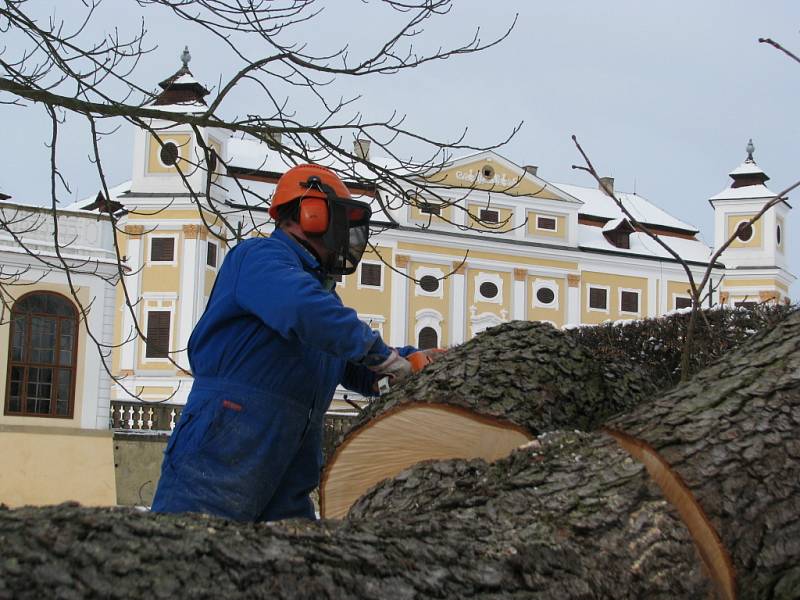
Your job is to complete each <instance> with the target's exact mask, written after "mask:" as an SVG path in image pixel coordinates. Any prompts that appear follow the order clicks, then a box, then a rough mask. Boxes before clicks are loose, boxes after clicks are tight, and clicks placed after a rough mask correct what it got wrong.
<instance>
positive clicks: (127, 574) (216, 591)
mask: <svg viewBox="0 0 800 600" xmlns="http://www.w3.org/2000/svg"><path fill="white" fill-rule="evenodd" d="M798 430H800V314H795V315H793V316H791V317H790V318H789V319H787V320H786V321H785V322H784V323H782V324H781V325H779V326H777V327H776V328H775V329H774V330H773V331H772V332H770V333H769V334H767V335H763V336H758V337H757V338H756V339H754V340H752V341H751V342H750V343H748V344H747V345H746V347H743V348H742V349H740V350H739V351H736V352H733V353H731V354H730V355H729V356H728V357H726V358H725V359H724V360H722V361H721V362H719V363H717V364H716V365H714V366H712V367H710V368H708V369H706V370H705V371H703V372H701V373H699V374H698V375H697V376H695V378H694V379H693V380H692V381H691V382H689V383H688V384H687V385H683V386H681V387H679V388H676V389H674V390H673V391H671V392H670V393H668V394H666V395H664V396H662V397H660V398H659V399H657V400H655V401H653V402H650V403H642V404H640V405H639V406H637V407H634V408H633V410H631V411H630V412H629V413H628V414H625V415H623V416H620V417H617V418H615V419H613V420H611V421H609V422H607V423H606V425H605V428H604V429H603V430H598V431H592V432H588V433H580V432H575V431H569V432H565V431H561V432H552V433H546V434H543V435H541V436H539V437H538V438H537V440H536V441H535V442H534V443H532V444H531V445H530V446H529V447H527V448H524V449H521V450H519V451H517V452H515V453H513V454H512V455H511V456H509V457H508V458H506V459H501V460H499V461H497V462H495V463H492V464H487V463H485V462H483V461H481V460H473V461H463V460H452V461H440V462H435V463H427V464H421V465H418V466H416V467H414V468H411V469H409V470H407V471H405V472H403V473H401V474H400V475H399V476H398V477H396V478H395V479H393V480H390V481H387V482H385V483H384V484H382V485H380V486H378V487H376V488H375V489H373V490H372V491H371V492H370V493H369V494H368V495H367V496H365V497H364V498H362V500H361V501H360V502H359V503H358V504H357V505H356V506H355V507H354V509H353V511H352V512H351V516H350V517H349V518H348V519H347V520H344V521H328V522H321V523H310V522H284V523H280V524H275V525H248V524H236V523H231V522H226V521H222V520H218V519H213V518H209V517H202V516H191V515H182V516H181V515H179V516H172V515H151V514H146V513H137V512H135V511H130V510H119V509H83V508H78V507H72V506H61V507H51V508H43V509H34V508H24V509H18V510H13V511H10V510H0V544H2V548H3V554H2V558H0V598H4V597H7V598H12V597H13V598H27V597H30V598H34V597H37V598H38V597H41V596H43V595H45V596H53V597H64V598H71V597H74V598H78V597H80V598H85V597H111V598H134V597H136V598H139V597H142V596H145V595H151V596H155V597H167V596H175V595H179V596H182V597H198V598H201V597H203V598H205V597H226V598H227V597H248V598H258V597H271V598H301V597H312V596H313V597H332V598H333V597H335V598H375V597H393V598H413V597H439V598H442V597H470V596H478V597H486V598H521V597H526V598H530V597H534V598H598V597H600V598H708V597H709V594H711V593H713V592H714V591H715V593H717V594H718V595H719V596H720V597H733V596H734V595H735V596H736V597H740V598H787V599H788V598H797V597H798V594H800V519H798V515H800V489H799V488H800V442H798V436H797V433H798ZM642 461H643V462H644V464H643V462H642ZM659 465H660V467H659ZM659 468H661V471H660V472H659V470H658V469H659ZM651 473H652V474H654V475H655V478H654V477H653V476H651ZM673 473H674V474H676V475H677V476H678V477H679V479H678V480H677V481H678V484H680V485H678V484H676V483H675V481H676V480H675V479H674V478H673V479H670V477H671V475H672V474H673ZM693 510H694V511H695V512H694V513H692V511H693ZM697 511H699V516H700V517H701V518H699V519H698V512H697ZM687 515H688V517H687ZM687 521H688V522H689V525H688V526H687ZM704 526H705V527H706V530H703V527H704ZM709 530H710V531H711V533H710V534H709ZM715 535H716V537H717V539H716V542H718V546H716V547H715V546H714V543H715V539H714V536H715ZM695 540H700V541H695ZM698 547H700V548H703V550H702V551H698ZM715 548H716V550H715ZM714 551H718V552H719V554H720V556H722V558H723V560H717V559H718V558H719V556H713V553H714ZM701 554H703V555H704V556H705V557H706V560H705V562H704V561H703V560H701V558H700V555H701ZM726 556H727V557H728V559H729V563H730V566H732V569H731V570H730V571H729V572H727V573H726V572H725V571H724V569H725V568H727V566H726V563H725V560H724V559H725V557H726ZM705 565H709V566H705ZM720 565H721V566H722V568H723V571H722V572H720V571H719V570H718V569H719V568H720ZM715 569H717V571H715ZM726 577H730V578H729V579H726Z"/></svg>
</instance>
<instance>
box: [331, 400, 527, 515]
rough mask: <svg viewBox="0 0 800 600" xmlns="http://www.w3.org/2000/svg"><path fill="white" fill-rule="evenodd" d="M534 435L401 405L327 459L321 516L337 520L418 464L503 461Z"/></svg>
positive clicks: (460, 412)
mask: <svg viewBox="0 0 800 600" xmlns="http://www.w3.org/2000/svg"><path fill="white" fill-rule="evenodd" d="M532 439H533V436H532V435H531V434H530V433H527V432H526V431H524V430H523V429H522V428H520V427H517V426H515V425H513V424H511V423H508V422H505V421H501V420H498V419H493V418H490V417H485V416H482V415H479V414H477V413H474V412H471V411H468V410H465V409H461V408H457V407H454V406H447V405H431V404H423V403H412V404H405V405H403V406H401V407H399V408H397V409H396V410H393V411H389V412H387V413H384V414H382V415H381V416H379V417H377V418H375V419H373V420H372V421H370V422H369V423H368V424H367V425H366V426H364V427H362V428H361V429H360V430H359V431H358V435H354V436H351V437H349V438H347V439H346V440H345V441H344V443H343V444H342V445H340V446H339V448H337V450H336V453H335V454H334V455H333V456H332V457H331V460H330V462H329V463H328V466H327V468H326V469H325V472H324V473H323V476H322V483H321V484H320V513H321V515H322V517H324V518H329V519H340V518H343V517H345V516H346V515H347V511H348V510H349V509H350V507H351V506H352V505H353V503H354V502H355V501H356V500H358V499H359V498H360V497H361V496H362V495H363V494H364V493H366V492H367V491H368V490H369V489H370V488H372V487H373V486H375V485H376V484H378V483H380V482H381V481H383V480H385V479H389V478H392V477H395V476H396V475H397V474H399V473H400V472H401V471H403V470H404V469H407V468H408V467H410V466H412V465H415V464H417V463H419V462H422V461H428V460H443V459H451V458H462V459H472V458H482V459H483V460H486V461H487V462H492V461H495V460H498V459H500V458H505V457H506V456H508V455H509V454H510V453H511V452H512V451H513V450H514V449H516V448H518V447H519V446H521V445H523V444H526V443H528V442H530V441H531V440H532Z"/></svg>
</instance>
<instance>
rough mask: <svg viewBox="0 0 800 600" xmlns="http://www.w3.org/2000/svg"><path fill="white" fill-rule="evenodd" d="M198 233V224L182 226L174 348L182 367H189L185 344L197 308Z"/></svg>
mask: <svg viewBox="0 0 800 600" xmlns="http://www.w3.org/2000/svg"><path fill="white" fill-rule="evenodd" d="M199 234H200V226H199V225H184V226H183V253H182V255H181V287H180V291H179V292H178V302H177V306H178V307H179V312H178V343H177V345H176V347H175V348H174V349H175V350H180V352H178V353H176V354H175V355H174V356H175V362H177V363H178V364H179V365H180V366H181V367H183V368H184V369H187V370H188V369H189V359H188V356H187V352H186V346H187V345H188V344H189V336H190V335H192V328H193V327H194V322H195V311H196V309H197V286H198V285H200V284H199V273H198V271H199V269H198V266H197V257H198V252H197V246H198V239H197V238H198V236H199Z"/></svg>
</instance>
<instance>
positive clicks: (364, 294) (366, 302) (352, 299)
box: [336, 246, 394, 334]
mask: <svg viewBox="0 0 800 600" xmlns="http://www.w3.org/2000/svg"><path fill="white" fill-rule="evenodd" d="M376 249H377V251H378V253H379V254H378V253H376V252H375V251H374V250H371V249H369V250H367V251H366V252H365V253H364V257H363V259H362V261H361V263H362V264H364V263H369V264H378V265H380V266H381V285H380V286H377V287H372V286H364V285H361V281H360V276H361V269H360V268H359V269H358V270H357V271H356V272H355V273H353V274H352V275H348V276H346V277H345V278H344V282H343V284H338V285H337V286H336V293H337V294H339V297H340V298H341V299H342V302H343V303H344V305H345V306H349V307H351V308H353V309H354V310H356V311H357V312H358V314H359V315H361V316H362V317H365V316H366V318H365V320H366V321H368V322H370V324H371V326H372V327H373V328H375V329H378V330H380V331H382V332H383V333H384V334H385V333H386V332H388V331H389V327H390V326H391V318H390V314H389V313H390V305H391V301H390V298H391V294H392V272H391V270H390V269H389V268H388V267H387V266H386V265H387V264H389V265H391V264H393V261H394V253H393V251H392V249H391V248H387V247H383V246H378V247H377V248H376ZM369 316H372V317H377V318H373V319H370V318H369ZM380 319H383V320H382V321H381V320H380Z"/></svg>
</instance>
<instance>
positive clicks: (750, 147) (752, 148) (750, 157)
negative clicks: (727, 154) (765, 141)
mask: <svg viewBox="0 0 800 600" xmlns="http://www.w3.org/2000/svg"><path fill="white" fill-rule="evenodd" d="M745 150H747V160H749V161H753V162H755V159H753V152H755V151H756V147H755V146H754V145H753V138H750V141H748V142H747V147H746V148H745Z"/></svg>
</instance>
